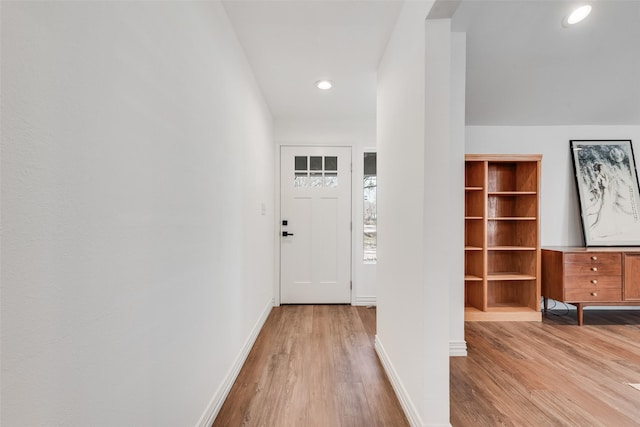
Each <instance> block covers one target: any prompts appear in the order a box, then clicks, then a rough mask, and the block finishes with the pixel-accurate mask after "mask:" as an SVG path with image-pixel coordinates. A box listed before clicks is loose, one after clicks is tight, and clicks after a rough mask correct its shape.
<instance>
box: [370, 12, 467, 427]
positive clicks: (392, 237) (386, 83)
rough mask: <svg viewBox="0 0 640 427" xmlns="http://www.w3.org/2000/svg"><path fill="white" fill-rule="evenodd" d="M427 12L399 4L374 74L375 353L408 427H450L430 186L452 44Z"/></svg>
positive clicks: (446, 122) (440, 145)
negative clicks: (376, 223)
mask: <svg viewBox="0 0 640 427" xmlns="http://www.w3.org/2000/svg"><path fill="white" fill-rule="evenodd" d="M431 6H432V2H406V3H405V4H404V5H403V9H402V11H401V13H400V16H399V18H398V22H397V24H396V28H395V30H394V32H393V34H392V36H391V39H390V41H389V44H388V46H387V49H386V51H385V54H384V57H383V59H382V61H381V63H380V66H379V69H378V176H379V181H378V183H379V184H378V323H377V327H378V329H377V336H376V349H377V351H378V354H379V355H380V358H381V360H382V362H383V364H384V366H385V369H386V370H387V372H388V373H389V376H390V379H391V381H392V384H393V385H394V388H395V389H396V392H397V394H398V395H399V398H400V400H401V403H402V405H403V407H404V409H405V412H406V413H407V416H408V418H409V422H410V423H411V425H412V426H422V425H449V388H448V383H449V377H448V375H449V357H448V349H449V294H450V289H449V273H450V268H449V263H448V262H447V259H446V258H447V256H448V254H449V251H448V248H449V243H446V242H443V238H445V239H448V236H446V230H447V229H448V228H449V226H448V224H449V221H450V219H449V218H450V217H449V218H448V217H447V215H449V216H450V214H449V205H448V201H449V200H450V195H449V192H448V187H447V185H446V184H445V185H441V186H440V185H439V186H436V185H434V184H442V183H444V182H443V181H445V180H447V178H448V175H449V173H450V167H451V162H450V147H449V144H450V132H451V128H450V126H451V124H450V123H451V116H450V114H451V110H450V109H449V107H450V96H451V87H450V71H451V70H450V65H451V57H450V54H451V49H450V48H451V45H450V34H449V27H448V21H446V20H445V21H442V22H437V23H434V24H433V25H431V24H428V23H426V22H425V17H426V16H427V13H428V11H429V9H430V8H431ZM441 37H443V38H441ZM425 76H426V77H425ZM427 162H428V165H429V168H427V167H425V166H426V165H427ZM440 173H443V174H440ZM431 201H433V202H431ZM461 215H462V214H461ZM443 221H444V222H443ZM443 260H444V261H443Z"/></svg>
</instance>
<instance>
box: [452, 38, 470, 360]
mask: <svg viewBox="0 0 640 427" xmlns="http://www.w3.org/2000/svg"><path fill="white" fill-rule="evenodd" d="M466 52H467V43H466V34H465V33H452V34H451V145H450V147H449V148H450V160H451V172H450V175H449V176H450V179H449V192H450V194H451V199H450V204H449V207H450V210H449V212H450V214H451V218H450V219H449V220H450V221H451V227H449V230H448V233H449V242H450V245H451V246H450V248H449V250H450V253H449V260H450V261H449V266H450V274H449V288H450V294H449V298H450V300H449V307H450V312H449V322H450V324H449V351H450V354H451V355H452V356H466V355H467V343H466V341H465V337H464V286H461V285H460V284H461V283H464V249H463V248H464V147H465V93H466V87H465V77H466ZM454 212H460V218H459V219H458V220H457V221H456V220H455V219H454V218H453V213H454Z"/></svg>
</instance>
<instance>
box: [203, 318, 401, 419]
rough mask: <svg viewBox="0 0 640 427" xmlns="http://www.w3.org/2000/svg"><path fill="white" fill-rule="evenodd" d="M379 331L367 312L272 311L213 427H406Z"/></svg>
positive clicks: (373, 319)
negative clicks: (378, 345)
mask: <svg viewBox="0 0 640 427" xmlns="http://www.w3.org/2000/svg"><path fill="white" fill-rule="evenodd" d="M375 324H376V320H375V309H368V308H366V307H351V306H345V305H318V306H311V305H304V306H281V307H274V309H273V310H272V312H271V314H270V315H269V318H268V319H267V321H266V323H265V325H264V327H263V328H262V331H261V332H260V335H259V336H258V338H257V340H256V343H255V344H254V346H253V349H252V350H251V352H250V354H249V356H248V358H247V361H246V362H245V364H244V366H243V368H242V370H241V371H240V374H239V376H238V378H237V380H236V382H235V384H234V385H233V388H232V389H231V392H230V393H229V396H228V398H227V400H226V401H225V403H224V405H223V406H222V408H221V410H220V412H219V414H218V417H217V418H216V421H215V422H214V424H213V425H214V426H216V427H218V426H220V427H222V426H225V427H234V426H265V427H341V426H342V427H352V426H353V427H357V426H362V427H373V426H393V427H396V426H397V427H404V426H408V423H407V421H406V419H405V417H404V414H403V412H402V408H401V407H400V404H399V402H398V400H397V398H396V397H395V394H394V393H393V389H392V387H391V385H390V383H389V381H388V380H387V377H386V376H385V374H384V369H383V368H382V365H381V364H380V362H379V360H378V358H377V355H376V353H375V350H374V348H373V340H374V336H375Z"/></svg>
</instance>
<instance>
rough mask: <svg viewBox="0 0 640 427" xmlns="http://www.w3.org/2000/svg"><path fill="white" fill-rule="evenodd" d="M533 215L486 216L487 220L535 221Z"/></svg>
mask: <svg viewBox="0 0 640 427" xmlns="http://www.w3.org/2000/svg"><path fill="white" fill-rule="evenodd" d="M536 219H537V218H536V217H535V216H495V217H491V218H488V220H489V221H535V220H536Z"/></svg>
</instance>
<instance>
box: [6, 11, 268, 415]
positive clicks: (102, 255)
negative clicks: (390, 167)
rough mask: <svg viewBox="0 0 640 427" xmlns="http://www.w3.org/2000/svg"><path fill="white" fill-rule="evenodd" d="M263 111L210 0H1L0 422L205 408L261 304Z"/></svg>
mask: <svg viewBox="0 0 640 427" xmlns="http://www.w3.org/2000/svg"><path fill="white" fill-rule="evenodd" d="M271 127H272V120H271V117H270V114H269V112H268V110H267V108H266V106H265V103H264V102H263V99H262V97H261V94H260V91H259V89H258V87H257V86H256V83H255V81H254V79H253V75H252V73H251V71H250V69H249V67H248V65H247V63H246V61H245V58H244V55H243V53H242V50H241V48H240V47H239V45H238V43H237V41H236V39H235V36H234V34H233V32H232V29H231V27H230V24H229V22H228V20H227V18H226V15H225V13H224V11H223V9H222V7H221V6H220V4H219V3H217V2H38V3H35V2H15V3H14V2H7V1H3V2H2V131H3V132H2V307H1V308H2V418H1V424H2V425H6V426H18V427H19V426H34V425H48V426H53V425H69V426H89V425H91V426H150V425H156V426H193V425H196V424H198V423H199V422H204V421H207V419H210V418H211V417H212V414H213V412H214V406H215V404H217V399H218V400H219V399H220V398H221V393H222V392H223V389H224V387H225V386H226V385H227V383H226V382H225V381H227V382H228V381H229V378H230V373H231V372H232V370H233V369H234V368H236V367H237V363H238V358H239V357H240V355H241V352H242V351H243V350H246V348H247V342H249V341H250V340H251V337H252V336H253V334H254V333H255V332H256V331H257V329H256V328H258V327H259V326H260V325H261V322H262V321H263V319H264V316H265V315H266V314H267V313H268V311H269V309H270V306H271V301H272V295H273V277H274V271H273V265H274V260H273V246H274V227H273V224H274V217H273V212H274V202H273V200H274V179H273V168H274V165H273V159H274V146H273V140H272V136H271V132H272V129H271ZM263 208H264V211H263Z"/></svg>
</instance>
